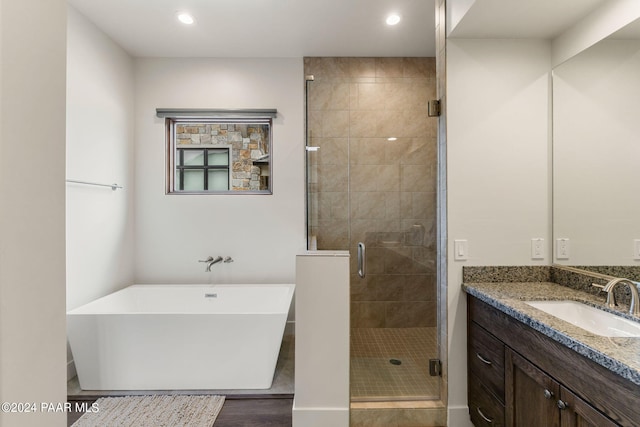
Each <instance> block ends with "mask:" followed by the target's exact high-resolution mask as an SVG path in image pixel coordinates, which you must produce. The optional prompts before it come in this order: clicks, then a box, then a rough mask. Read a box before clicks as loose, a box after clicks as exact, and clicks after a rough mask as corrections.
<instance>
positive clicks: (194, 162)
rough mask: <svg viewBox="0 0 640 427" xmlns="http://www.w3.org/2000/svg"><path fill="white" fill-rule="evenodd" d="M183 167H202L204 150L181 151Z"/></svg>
mask: <svg viewBox="0 0 640 427" xmlns="http://www.w3.org/2000/svg"><path fill="white" fill-rule="evenodd" d="M183 151H184V165H185V166H200V165H204V150H183Z"/></svg>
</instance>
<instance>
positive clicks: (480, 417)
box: [469, 373, 504, 427]
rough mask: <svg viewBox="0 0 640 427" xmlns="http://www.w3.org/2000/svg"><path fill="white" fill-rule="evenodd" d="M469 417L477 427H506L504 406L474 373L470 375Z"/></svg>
mask: <svg viewBox="0 0 640 427" xmlns="http://www.w3.org/2000/svg"><path fill="white" fill-rule="evenodd" d="M469 415H470V416H471V422H472V423H473V425H474V426H476V427H480V426H487V427H489V426H491V427H502V426H504V406H503V405H502V404H501V403H500V402H499V401H498V399H496V398H495V397H494V396H493V395H492V394H491V393H490V392H489V390H487V388H486V387H485V386H484V385H483V384H482V383H481V382H480V379H479V378H478V377H476V376H475V375H473V374H472V373H471V374H469Z"/></svg>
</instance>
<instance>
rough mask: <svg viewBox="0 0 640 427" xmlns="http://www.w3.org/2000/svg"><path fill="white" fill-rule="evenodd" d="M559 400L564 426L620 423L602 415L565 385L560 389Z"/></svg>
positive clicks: (609, 426)
mask: <svg viewBox="0 0 640 427" xmlns="http://www.w3.org/2000/svg"><path fill="white" fill-rule="evenodd" d="M560 397H561V400H560V401H559V402H558V405H560V407H561V408H563V409H562V410H561V411H560V415H561V417H560V418H561V420H562V427H615V426H618V424H616V423H614V422H613V421H611V420H610V419H609V418H607V417H605V416H604V415H602V414H601V413H600V412H599V411H597V410H596V409H594V408H593V407H592V406H591V405H589V404H588V403H587V402H585V401H584V400H582V399H581V398H579V397H578V396H576V395H575V394H573V393H572V392H570V391H569V390H567V389H566V388H564V387H561V390H560Z"/></svg>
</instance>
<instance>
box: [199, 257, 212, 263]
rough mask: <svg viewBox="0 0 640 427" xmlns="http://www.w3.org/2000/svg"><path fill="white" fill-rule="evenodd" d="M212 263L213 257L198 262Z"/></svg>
mask: <svg viewBox="0 0 640 427" xmlns="http://www.w3.org/2000/svg"><path fill="white" fill-rule="evenodd" d="M211 261H213V257H212V256H210V257H208V258H207V259H199V260H198V262H211Z"/></svg>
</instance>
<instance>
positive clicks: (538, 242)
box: [531, 237, 545, 259]
mask: <svg viewBox="0 0 640 427" xmlns="http://www.w3.org/2000/svg"><path fill="white" fill-rule="evenodd" d="M544 257H545V253H544V239H543V238H541V237H535V238H533V239H531V259H544Z"/></svg>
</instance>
